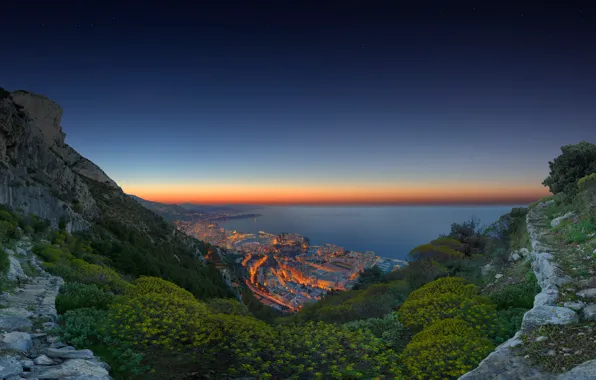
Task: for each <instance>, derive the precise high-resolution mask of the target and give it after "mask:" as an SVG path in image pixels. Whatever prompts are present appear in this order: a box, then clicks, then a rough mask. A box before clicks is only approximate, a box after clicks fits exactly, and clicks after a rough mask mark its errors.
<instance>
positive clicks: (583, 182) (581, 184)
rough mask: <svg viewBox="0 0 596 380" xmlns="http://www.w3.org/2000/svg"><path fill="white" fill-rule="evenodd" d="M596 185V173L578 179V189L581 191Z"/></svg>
mask: <svg viewBox="0 0 596 380" xmlns="http://www.w3.org/2000/svg"><path fill="white" fill-rule="evenodd" d="M595 187H596V173H592V174H589V175H587V176H585V177H582V178H580V180H579V181H577V189H578V190H579V191H586V190H588V189H591V188H595Z"/></svg>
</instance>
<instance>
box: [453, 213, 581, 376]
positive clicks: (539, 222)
mask: <svg viewBox="0 0 596 380" xmlns="http://www.w3.org/2000/svg"><path fill="white" fill-rule="evenodd" d="M546 205H548V204H547V203H542V204H540V205H538V206H536V207H534V208H532V209H530V211H529V212H528V214H527V216H526V222H527V223H526V224H527V228H528V233H529V235H530V241H531V244H532V251H531V252H530V256H531V258H532V269H533V271H534V274H535V275H536V279H537V280H538V284H539V285H540V289H541V291H540V293H538V294H537V295H536V296H535V297H534V307H533V308H532V309H531V310H529V311H528V312H526V313H525V314H524V317H523V321H522V329H521V330H520V331H518V332H517V334H515V336H514V337H513V338H511V339H509V340H508V341H507V342H505V343H503V344H502V345H500V346H499V347H497V348H496V349H495V350H494V351H493V352H492V353H491V354H490V355H489V356H487V357H486V358H485V359H484V360H483V361H482V362H480V364H479V365H478V367H477V368H476V369H474V370H473V371H471V372H468V373H467V374H465V375H463V376H461V377H460V380H485V379H495V380H497V379H498V380H521V379H523V380H526V379H536V380H538V379H546V380H549V379H571V378H572V377H564V376H565V375H569V374H570V373H571V372H569V373H568V374H564V375H560V376H559V377H557V376H555V375H553V374H550V373H543V372H541V371H540V370H538V369H537V368H535V367H533V366H532V365H531V364H530V363H528V362H527V361H526V360H525V358H523V357H520V356H518V355H517V354H516V352H515V350H514V349H512V348H513V347H516V346H519V345H520V344H522V341H521V335H522V333H523V332H528V331H530V330H532V329H535V328H537V327H539V326H543V325H547V324H568V323H573V322H577V321H578V318H579V316H578V313H577V312H576V310H577V309H576V308H572V307H566V306H557V305H556V301H557V298H558V295H559V286H561V285H563V284H566V283H569V282H570V279H569V278H568V277H567V276H565V275H564V274H563V272H562V271H561V269H560V268H559V267H558V266H557V265H556V263H555V262H554V260H553V259H554V256H553V255H554V254H556V250H555V249H552V248H551V247H550V246H548V245H547V244H545V243H543V235H542V232H541V231H542V229H543V228H544V226H545V225H546V226H547V225H549V223H548V221H547V220H546V218H545V217H544V216H543V215H542V213H541V210H542V208H543V207H545V206H546ZM569 306H576V305H569ZM589 370H593V367H592V366H590V367H589ZM578 371H580V372H581V370H578ZM584 372H585V371H584ZM584 372H581V373H584ZM578 373H579V372H578ZM579 378H582V379H584V378H585V379H587V377H579Z"/></svg>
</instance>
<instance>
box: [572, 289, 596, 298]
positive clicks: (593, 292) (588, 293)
mask: <svg viewBox="0 0 596 380" xmlns="http://www.w3.org/2000/svg"><path fill="white" fill-rule="evenodd" d="M576 295H577V296H578V297H582V298H596V288H588V289H583V290H580V291H579V292H577V293H576Z"/></svg>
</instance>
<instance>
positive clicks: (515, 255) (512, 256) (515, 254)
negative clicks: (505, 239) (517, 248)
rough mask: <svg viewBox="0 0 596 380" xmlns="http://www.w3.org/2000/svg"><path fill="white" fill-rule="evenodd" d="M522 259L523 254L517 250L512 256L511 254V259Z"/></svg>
mask: <svg viewBox="0 0 596 380" xmlns="http://www.w3.org/2000/svg"><path fill="white" fill-rule="evenodd" d="M519 259H521V256H520V255H519V253H517V252H513V253H512V254H511V256H509V261H517V260H519Z"/></svg>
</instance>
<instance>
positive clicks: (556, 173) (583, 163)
mask: <svg viewBox="0 0 596 380" xmlns="http://www.w3.org/2000/svg"><path fill="white" fill-rule="evenodd" d="M561 152H562V154H561V155H559V156H558V157H557V158H555V159H554V160H553V161H551V162H549V163H548V165H549V167H550V173H549V175H548V177H546V179H545V180H544V181H543V182H542V184H543V185H544V186H548V188H549V190H550V192H551V193H553V194H555V195H556V194H559V193H565V194H566V196H573V195H574V194H576V193H577V191H578V188H577V184H578V181H579V180H580V179H582V178H583V177H585V176H587V175H589V174H592V173H596V145H595V144H591V143H589V142H586V141H582V142H580V143H578V144H571V145H565V146H563V147H562V148H561Z"/></svg>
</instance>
